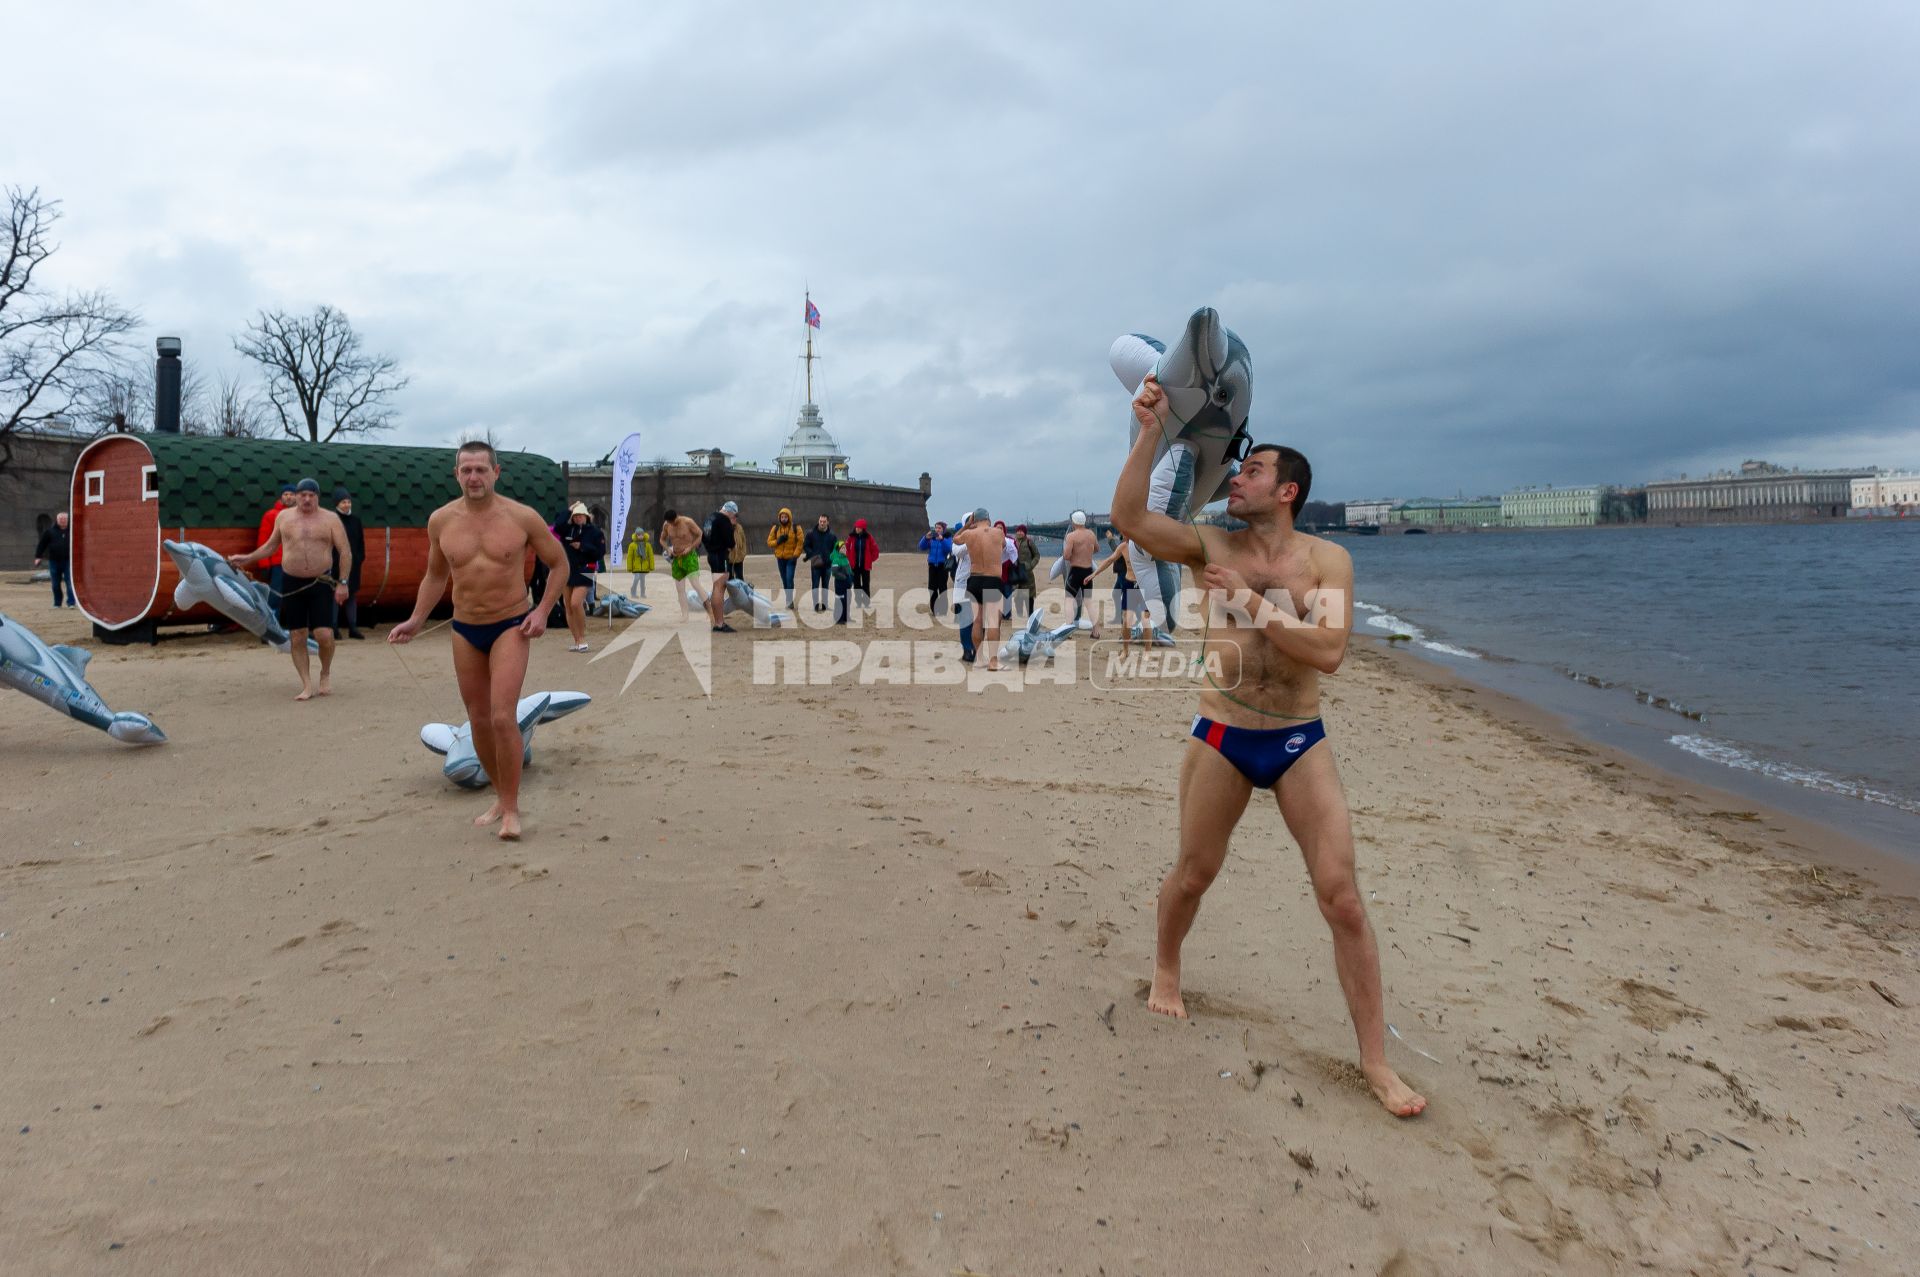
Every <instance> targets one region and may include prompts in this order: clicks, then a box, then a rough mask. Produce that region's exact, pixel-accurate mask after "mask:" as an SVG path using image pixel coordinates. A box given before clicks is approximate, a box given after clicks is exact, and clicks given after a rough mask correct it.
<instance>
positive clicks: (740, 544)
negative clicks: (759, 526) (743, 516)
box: [727, 519, 747, 581]
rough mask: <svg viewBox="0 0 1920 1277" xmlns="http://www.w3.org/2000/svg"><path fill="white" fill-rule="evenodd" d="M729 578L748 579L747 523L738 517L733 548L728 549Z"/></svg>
mask: <svg viewBox="0 0 1920 1277" xmlns="http://www.w3.org/2000/svg"><path fill="white" fill-rule="evenodd" d="M727 578H728V579H729V580H733V581H744V580H746V579H747V525H746V524H744V523H742V522H740V521H739V520H738V519H735V520H734V522H733V548H732V549H730V550H728V551H727Z"/></svg>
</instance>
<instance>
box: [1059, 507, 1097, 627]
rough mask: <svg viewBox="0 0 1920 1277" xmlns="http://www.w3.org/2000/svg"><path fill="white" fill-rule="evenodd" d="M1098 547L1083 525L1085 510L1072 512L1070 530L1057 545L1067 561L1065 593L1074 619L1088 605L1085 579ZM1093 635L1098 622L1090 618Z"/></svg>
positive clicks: (1083, 613) (1088, 577) (1084, 612)
mask: <svg viewBox="0 0 1920 1277" xmlns="http://www.w3.org/2000/svg"><path fill="white" fill-rule="evenodd" d="M1099 548H1100V540H1099V538H1098V537H1096V536H1094V535H1093V529H1092V528H1090V527H1088V526H1087V512H1086V511H1085V510H1075V511H1074V512H1073V530H1072V531H1070V532H1068V533H1067V539H1066V541H1065V543H1063V544H1062V545H1061V547H1060V554H1061V557H1062V558H1064V559H1066V561H1067V597H1068V598H1070V599H1072V600H1073V619H1074V621H1075V622H1076V623H1077V622H1078V621H1079V620H1080V618H1081V617H1083V616H1086V615H1087V614H1088V613H1089V612H1090V611H1091V609H1090V608H1089V607H1088V606H1087V603H1088V590H1087V586H1088V583H1089V582H1091V581H1092V580H1093V556H1094V553H1095V552H1096V551H1098V550H1099ZM1093 636H1094V637H1095V638H1099V637H1100V623H1099V622H1098V621H1095V622H1094V625H1093Z"/></svg>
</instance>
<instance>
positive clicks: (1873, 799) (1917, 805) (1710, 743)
mask: <svg viewBox="0 0 1920 1277" xmlns="http://www.w3.org/2000/svg"><path fill="white" fill-rule="evenodd" d="M1667 743H1668V744H1669V745H1673V746H1676V747H1677V748H1679V749H1683V750H1685V751H1686V752H1687V753H1689V754H1692V755H1693V756H1694V757H1695V758H1702V759H1705V760H1706V761H1707V762H1710V763H1718V764H1720V765H1721V766H1722V767H1732V768H1736V769H1737V770H1739V771H1745V772H1755V773H1757V774H1759V775H1761V776H1768V777H1771V778H1772V779H1774V780H1780V781H1785V782H1787V783H1788V784H1790V785H1799V786H1800V787H1801V788H1803V789H1813V790H1818V791H1819V792H1821V793H1823V794H1839V795H1840V796H1842V797H1844V798H1857V799H1859V800H1860V801H1862V802H1868V803H1877V804H1879V805H1880V806H1882V807H1892V808H1894V809H1895V810H1896V811H1905V812H1912V813H1914V814H1915V815H1920V802H1916V801H1913V800H1911V799H1905V798H1900V797H1898V796H1896V795H1894V794H1888V793H1883V792H1882V791H1880V790H1878V789H1874V788H1873V787H1872V786H1870V785H1864V784H1861V783H1860V782H1859V781H1854V780H1845V779H1843V778H1841V777H1839V776H1834V775H1830V774H1829V773H1827V772H1823V771H1818V770H1816V769H1814V768H1811V767H1795V766H1793V765H1792V764H1790V763H1776V762H1773V761H1772V760H1770V759H1765V758H1760V757H1757V756H1756V755H1753V754H1749V753H1748V752H1747V751H1746V750H1744V749H1741V748H1740V747H1739V746H1737V745H1729V744H1727V743H1726V742H1725V741H1717V740H1714V739H1712V738H1711V737H1707V736H1670V737H1668V738H1667Z"/></svg>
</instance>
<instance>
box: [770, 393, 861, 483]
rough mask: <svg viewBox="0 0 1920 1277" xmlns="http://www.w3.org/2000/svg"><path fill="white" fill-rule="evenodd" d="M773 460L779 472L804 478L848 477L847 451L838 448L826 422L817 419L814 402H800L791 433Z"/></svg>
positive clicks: (818, 406) (817, 412)
mask: <svg viewBox="0 0 1920 1277" xmlns="http://www.w3.org/2000/svg"><path fill="white" fill-rule="evenodd" d="M773 464H774V465H775V466H776V467H777V468H778V469H779V471H780V473H781V474H790V475H798V476H801V477H803V478H807V479H845V478H847V477H848V470H847V454H846V453H844V452H842V451H840V445H839V444H837V443H835V442H834V441H833V436H832V435H830V434H828V433H827V425H826V422H824V421H822V420H821V419H820V405H819V404H815V403H803V404H801V405H800V416H799V419H798V420H796V421H795V422H794V423H793V433H792V434H790V435H788V436H787V446H786V447H784V448H782V449H780V455H779V456H777V457H775V458H774V459H773Z"/></svg>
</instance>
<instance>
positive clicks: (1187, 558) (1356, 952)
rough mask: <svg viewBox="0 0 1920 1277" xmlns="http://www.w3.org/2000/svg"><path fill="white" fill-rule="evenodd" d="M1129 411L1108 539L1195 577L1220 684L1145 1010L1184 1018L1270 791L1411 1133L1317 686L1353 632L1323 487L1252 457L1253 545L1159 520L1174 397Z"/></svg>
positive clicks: (1370, 1062)
mask: <svg viewBox="0 0 1920 1277" xmlns="http://www.w3.org/2000/svg"><path fill="white" fill-rule="evenodd" d="M1133 410H1134V416H1135V417H1136V418H1137V419H1138V420H1139V422H1140V432H1139V434H1138V436H1136V438H1135V440H1134V446H1133V448H1132V450H1131V451H1130V452H1129V453H1128V455H1127V462H1126V465H1125V467H1124V468H1123V469H1122V470H1121V472H1120V482H1119V484H1118V486H1117V487H1116V488H1115V490H1114V494H1113V524H1114V526H1115V527H1116V528H1118V529H1119V530H1120V533H1121V535H1123V536H1126V537H1128V538H1130V539H1132V541H1133V542H1134V544H1135V545H1137V546H1139V547H1140V548H1141V549H1143V550H1145V551H1146V552H1147V553H1148V554H1150V555H1152V556H1153V558H1155V559H1157V560H1159V561H1161V562H1162V563H1170V564H1178V565H1184V566H1185V567H1188V568H1190V569H1192V570H1193V572H1194V573H1195V574H1196V575H1197V576H1198V577H1199V580H1200V584H1201V586H1202V587H1203V588H1204V589H1206V591H1207V592H1208V607H1209V609H1210V611H1211V613H1212V615H1211V617H1210V620H1209V624H1208V630H1207V649H1208V650H1207V664H1208V666H1209V667H1211V666H1212V665H1213V663H1214V662H1215V661H1216V660H1217V661H1218V662H1219V666H1220V669H1221V673H1222V677H1221V679H1220V682H1219V684H1218V685H1209V686H1208V687H1207V689H1206V690H1205V691H1204V692H1203V693H1201V697H1200V713H1199V715H1197V716H1196V717H1195V718H1194V721H1193V734H1192V739H1190V740H1188V742H1187V752H1186V757H1185V758H1184V759H1183V760H1182V762H1181V766H1180V854H1179V860H1178V861H1177V862H1176V863H1175V865H1174V867H1173V869H1172V870H1171V871H1170V872H1169V873H1168V874H1167V877H1166V880H1165V881H1164V882H1163V883H1162V884H1161V887H1160V901H1159V912H1158V929H1157V935H1156V946H1155V953H1154V964H1153V987H1152V989H1151V990H1150V991H1149V993H1148V995H1147V1006H1148V1008H1149V1009H1151V1010H1153V1011H1157V1012H1160V1013H1161V1014H1163V1015H1171V1016H1177V1017H1179V1018H1181V1019H1185V1018H1186V1014H1187V1011H1186V1006H1185V1004H1184V1003H1183V1002H1182V1000H1181V996H1180V947H1181V944H1182V943H1183V942H1184V941H1185V940H1186V937H1187V932H1188V930H1189V929H1190V928H1191V927H1192V926H1193V920H1194V916H1195V915H1196V914H1197V913H1198V912H1199V908H1200V897H1201V896H1202V895H1203V894H1204V893H1205V892H1206V890H1207V888H1208V886H1210V885H1211V884H1212V882H1213V879H1214V876H1215V875H1216V874H1218V873H1219V872H1220V866H1221V864H1222V863H1223V862H1224V861H1225V860H1226V855H1227V843H1228V840H1229V839H1230V838H1231V837H1232V834H1233V830H1234V826H1236V825H1237V824H1239V822H1240V817H1241V815H1242V813H1244V812H1245V811H1246V809H1247V803H1248V801H1249V800H1250V799H1251V798H1252V797H1253V791H1254V790H1255V789H1263V790H1268V791H1270V792H1271V793H1272V794H1273V796H1274V799H1275V801H1277V802H1278V803H1279V806H1280V815H1281V817H1282V818H1283V819H1284V820H1285V821H1286V823H1287V829H1288V831H1289V832H1290V833H1291V834H1292V835H1293V836H1294V839H1295V841H1297V842H1298V843H1299V844H1300V851H1301V854H1302V856H1303V857H1304V858H1305V860H1306V862H1307V873H1308V875H1309V876H1310V877H1311V878H1312V880H1313V888H1314V896H1315V898H1316V899H1317V901H1318V902H1319V905H1320V915H1321V917H1323V918H1325V919H1326V921H1327V925H1328V927H1329V928H1330V929H1331V930H1332V932H1333V957H1334V965H1335V968H1336V970H1337V971H1338V972H1339V976H1340V988H1341V991H1342V992H1343V993H1344V994H1345V995H1346V999H1347V1010H1348V1013H1349V1014H1350V1015H1351V1016H1352V1017H1353V1026H1354V1031H1355V1033H1356V1035H1357V1036H1358V1037H1359V1040H1360V1069H1361V1072H1362V1073H1364V1074H1365V1075H1366V1079H1367V1084H1368V1086H1370V1087H1371V1088H1372V1090H1373V1093H1374V1095H1375V1096H1376V1097H1377V1098H1378V1099H1379V1101H1380V1103H1381V1104H1383V1105H1384V1106H1385V1107H1386V1109H1387V1111H1388V1112H1389V1113H1392V1114H1394V1115H1395V1116H1396V1117H1413V1116H1415V1115H1416V1114H1418V1113H1420V1112H1421V1110H1423V1109H1424V1108H1426V1104H1427V1102H1426V1100H1425V1099H1424V1098H1422V1097H1421V1096H1420V1095H1419V1094H1417V1093H1416V1092H1415V1091H1414V1090H1413V1088H1411V1087H1409V1086H1408V1085H1407V1084H1406V1083H1405V1082H1402V1081H1401V1080H1400V1078H1399V1075H1398V1074H1396V1073H1395V1072H1394V1071H1393V1069H1392V1067H1391V1066H1389V1065H1388V1063H1387V1053H1386V1014H1385V1010H1384V1006H1383V999H1382V996H1381V991H1380V951H1379V946H1378V944H1377V943H1376V942H1375V940H1374V935H1373V926H1372V924H1371V923H1370V922H1368V920H1367V910H1366V905H1365V903H1364V902H1363V901H1362V899H1361V896H1360V891H1359V887H1358V886H1357V885H1356V883H1355V881H1354V851H1353V828H1352V824H1351V821H1350V819H1349V816H1348V813H1347V802H1346V796H1345V794H1344V793H1343V792H1342V791H1341V788H1340V776H1339V773H1338V772H1336V771H1335V770H1334V764H1333V754H1332V752H1331V748H1330V747H1329V746H1328V745H1327V744H1326V743H1325V737H1326V731H1325V729H1324V728H1323V727H1322V725H1321V722H1320V676H1321V675H1322V674H1331V673H1333V672H1334V671H1335V670H1337V669H1339V668H1340V662H1341V660H1342V659H1343V658H1344V657H1345V655H1346V650H1347V639H1348V636H1349V633H1350V631H1351V629H1352V626H1353V599H1352V595H1353V561H1352V560H1351V559H1350V558H1349V557H1348V555H1347V552H1346V551H1345V550H1343V549H1341V548H1340V547H1338V546H1336V545H1334V544H1332V543H1331V542H1329V541H1323V540H1321V539H1320V538H1318V537H1312V536H1307V535H1305V534H1303V533H1299V532H1296V531H1294V528H1293V520H1294V517H1295V516H1296V515H1297V514H1298V513H1299V509H1300V506H1301V505H1302V504H1304V503H1305V501H1306V499H1307V490H1308V487H1309V485H1310V484H1311V483H1312V481H1313V472H1312V469H1311V468H1310V467H1309V466H1308V465H1307V459H1306V458H1305V457H1303V456H1301V455H1300V454H1299V453H1297V452H1295V451H1293V450H1292V449H1291V448H1282V447H1279V446H1277V445H1274V444H1261V445H1259V446H1258V447H1255V448H1253V449H1252V450H1251V451H1250V452H1248V453H1247V455H1246V457H1245V458H1244V460H1243V461H1242V462H1241V466H1240V472H1239V474H1238V475H1236V476H1235V477H1234V478H1233V479H1232V480H1231V481H1230V482H1229V483H1228V485H1227V513H1228V514H1230V515H1232V516H1233V517H1235V518H1237V519H1241V520H1244V521H1245V522H1246V524H1247V527H1246V529H1245V530H1244V531H1239V532H1227V531H1223V530H1221V529H1218V528H1211V527H1207V528H1203V527H1198V526H1196V525H1193V524H1188V523H1183V522H1181V521H1179V520H1177V519H1173V518H1169V517H1168V516H1167V515H1165V514H1157V513H1154V512H1152V511H1150V510H1149V509H1148V507H1147V502H1148V488H1149V476H1150V474H1151V472H1152V470H1153V465H1154V453H1155V450H1156V448H1157V447H1158V445H1159V444H1160V441H1161V439H1162V438H1163V436H1164V434H1165V432H1166V428H1167V421H1168V416H1169V408H1168V402H1167V395H1166V392H1165V390H1163V389H1162V387H1161V386H1160V384H1159V382H1158V381H1157V380H1155V379H1154V378H1153V377H1151V376H1149V377H1148V378H1147V379H1146V381H1145V384H1144V385H1142V387H1141V389H1140V393H1139V394H1138V395H1137V396H1136V397H1135V399H1134V401H1133ZM1295 599H1298V600H1300V601H1301V603H1302V604H1303V605H1304V606H1305V609H1306V610H1305V613H1304V614H1303V613H1302V611H1301V610H1299V609H1297V608H1296V607H1295V606H1294V603H1293V600H1295ZM1229 688H1230V689H1233V690H1232V691H1231V692H1229V691H1227V690H1226V689H1229Z"/></svg>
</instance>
